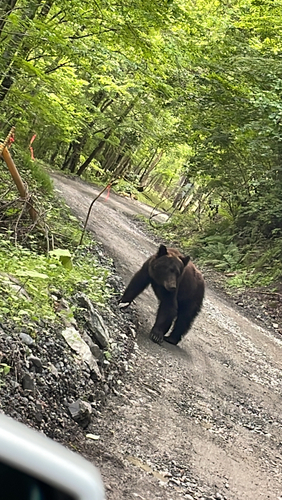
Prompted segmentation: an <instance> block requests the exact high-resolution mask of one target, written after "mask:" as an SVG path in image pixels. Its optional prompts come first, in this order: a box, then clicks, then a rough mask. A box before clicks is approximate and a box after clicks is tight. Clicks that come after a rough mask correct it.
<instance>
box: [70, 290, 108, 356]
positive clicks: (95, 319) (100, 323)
mask: <svg viewBox="0 0 282 500" xmlns="http://www.w3.org/2000/svg"><path fill="white" fill-rule="evenodd" d="M74 298H75V300H76V302H77V303H78V305H79V306H80V307H82V308H83V309H86V314H85V320H86V323H87V327H88V329H89V330H90V332H91V336H92V338H93V340H94V342H96V343H97V344H98V345H99V346H100V347H102V349H104V348H105V347H108V345H109V341H110V337H109V332H108V329H107V327H106V325H105V323H104V320H103V318H102V316H101V315H100V314H99V313H98V312H97V311H96V310H95V309H94V307H93V304H92V302H91V301H90V299H89V298H88V297H87V295H85V294H84V293H77V294H76V295H75V297H74Z"/></svg>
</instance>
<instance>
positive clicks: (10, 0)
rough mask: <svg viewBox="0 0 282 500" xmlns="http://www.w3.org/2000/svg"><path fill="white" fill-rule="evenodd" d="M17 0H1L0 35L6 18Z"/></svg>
mask: <svg viewBox="0 0 282 500" xmlns="http://www.w3.org/2000/svg"><path fill="white" fill-rule="evenodd" d="M17 1H18V0H2V8H1V10H0V16H1V17H0V36H1V35H2V32H3V29H4V27H5V24H6V22H7V20H8V17H9V15H10V14H11V13H12V12H13V9H14V7H15V5H16V3H17Z"/></svg>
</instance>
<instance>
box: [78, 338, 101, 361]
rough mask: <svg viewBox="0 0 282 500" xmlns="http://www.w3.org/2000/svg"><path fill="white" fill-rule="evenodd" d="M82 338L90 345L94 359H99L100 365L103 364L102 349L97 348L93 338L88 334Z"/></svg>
mask: <svg viewBox="0 0 282 500" xmlns="http://www.w3.org/2000/svg"><path fill="white" fill-rule="evenodd" d="M81 337H82V338H83V340H84V341H85V342H86V344H87V345H88V347H89V349H90V351H91V352H92V354H93V356H94V358H95V359H97V361H98V363H102V361H103V359H104V353H103V351H101V349H100V347H99V346H97V344H95V342H93V340H92V338H91V337H90V336H89V335H88V334H87V333H85V332H84V333H83V334H82V335H81Z"/></svg>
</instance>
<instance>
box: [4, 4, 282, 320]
mask: <svg viewBox="0 0 282 500" xmlns="http://www.w3.org/2000/svg"><path fill="white" fill-rule="evenodd" d="M281 26H282V10H281V2H280V1H270V0H259V1H258V0H244V1H242V0H236V1H234V2H225V1H221V0H219V1H214V0H210V1H202V0H197V1H196V2H195V1H193V2H192V1H187V2H182V1H180V0H173V1H167V0H165V1H161V2H157V3H154V2H153V3H152V2H149V1H147V0H145V1H142V2H141V1H139V0H134V1H133V2H131V3H128V2H123V1H122V2H121V3H120V2H119V3H116V2H115V1H112V0H110V1H107V2H105V1H104V0H101V1H100V0H99V1H98V2H95V3H93V2H91V1H90V0H83V1H82V2H79V3H78V2H77V1H76V0H73V1H72V2H69V1H66V0H46V1H38V0H37V1H36V2H35V1H27V0H13V1H12V2H11V1H10V0H4V1H3V2H2V3H1V7H0V41H1V44H0V47H1V48H0V52H1V66H0V135H1V137H2V138H5V136H6V134H7V133H8V131H9V130H10V128H11V127H12V126H15V127H16V136H15V144H14V145H13V154H16V156H17V159H18V160H19V161H18V163H19V165H20V166H22V165H25V166H26V167H25V168H27V170H28V171H30V172H33V174H32V175H33V177H34V176H35V178H37V180H38V182H39V183H40V184H41V186H42V187H43V188H44V189H45V192H46V189H47V188H48V183H49V181H48V178H46V176H45V174H43V170H42V168H41V167H40V174H38V170H37V169H38V168H39V167H38V166H39V165H41V166H42V165H47V166H51V167H52V168H56V169H59V170H61V171H63V172H64V173H68V174H72V175H77V176H83V177H84V178H85V179H87V180H90V181H93V182H95V183H97V184H100V185H105V184H106V183H108V182H109V181H112V180H115V181H116V185H115V189H116V190H117V192H120V193H123V194H125V195H129V196H132V197H134V198H138V199H140V200H141V201H145V202H147V203H150V204H151V205H152V206H154V205H155V206H158V208H159V209H162V210H165V211H166V212H168V213H169V215H170V218H169V221H168V223H167V224H165V225H164V226H163V227H161V228H159V230H160V231H162V233H163V234H164V236H165V237H167V238H168V239H169V240H171V241H174V242H176V244H178V245H179V246H182V247H184V248H185V247H187V248H189V251H191V252H192V254H193V255H194V256H195V257H197V258H198V259H199V260H200V261H201V262H203V263H205V264H207V265H210V266H214V267H215V268H216V269H217V270H219V271H222V272H225V274H227V275H228V282H229V284H230V285H232V286H236V287H254V286H268V287H271V289H273V290H276V289H277V290H279V286H280V285H279V284H280V283H281V276H282V170H281V157H282V156H281V154H282V149H281V140H282V132H281V116H282V115H281V113H282V108H281V89H282V77H281V53H282V44H281V39H282V38H281V36H282V32H281V29H282V28H281ZM32 138H33V143H32V147H33V149H34V156H35V159H36V161H35V162H31V161H30V160H28V156H27V155H29V146H30V145H31V144H30V141H31V139H32ZM1 175H2V174H1ZM38 175H39V179H38ZM36 176H37V177H36ZM2 184H3V190H2V192H3V193H4V191H5V189H6V187H4V183H2ZM3 199H4V198H3ZM46 200H48V198H47V197H46V195H45V201H44V202H45V203H46ZM47 203H48V201H47ZM50 205H51V206H50ZM4 210H6V212H5V213H7V210H8V208H5V209H4ZM10 210H13V207H11V208H10ZM55 212H56V216H55ZM9 216H11V214H9ZM46 217H47V224H49V220H52V224H57V221H58V220H61V215H60V209H59V208H58V207H56V206H55V205H53V203H51V202H49V209H48V210H47V211H46ZM4 219H5V217H4ZM4 219H3V217H2V221H3V220H4ZM71 224H73V225H71ZM50 225H51V224H50ZM67 227H68V231H69V232H70V233H71V234H70V235H65V236H64V238H65V239H64V238H63V240H64V241H60V238H61V237H60V236H58V234H61V233H62V234H64V231H61V227H60V226H58V230H57V236H56V237H57V238H58V248H63V249H69V251H70V252H71V253H73V250H74V247H73V242H74V240H73V237H74V233H75V222H74V221H70V222H69V223H68V224H67ZM4 228H6V229H5V231H13V229H11V228H9V227H6V226H5V224H4ZM76 230H77V229H76ZM52 231H53V232H56V230H54V227H52ZM2 232H3V230H2ZM3 234H4V233H3ZM13 237H14V236H12V235H11V233H10V232H8V233H5V241H6V243H2V244H1V252H2V255H3V256H4V255H5V254H6V255H7V254H8V253H12V249H11V245H12V242H11V239H13ZM33 237H34V234H33V233H32V232H31V233H27V235H26V236H25V243H24V246H23V248H24V249H25V251H27V250H26V245H27V242H28V245H27V246H28V248H29V250H28V251H30V252H32V251H37V250H35V249H33V247H32V238H33ZM66 241H67V242H68V243H66ZM19 244H22V243H21V239H19V241H17V245H19ZM42 244H43V243H42ZM3 245H4V246H5V245H6V249H5V248H4V246H3ZM7 248H9V252H7V251H6V250H7ZM41 250H43V249H41ZM13 251H14V252H16V253H15V257H17V258H18V259H19V262H21V260H22V257H21V255H23V254H22V253H21V254H19V253H17V252H23V250H20V247H19V246H17V248H15V249H14V250H13ZM43 255H44V253H41V256H40V257H38V258H39V259H41V260H40V264H39V263H38V265H35V266H34V268H32V267H31V268H30V269H31V270H33V271H38V272H40V273H42V274H47V275H48V276H49V274H50V273H51V274H50V278H48V280H47V282H46V279H45V278H39V277H37V279H38V283H40V284H42V290H43V289H44V287H45V285H47V284H48V286H49V287H51V286H53V284H54V282H55V281H56V279H57V274H56V273H57V272H58V270H59V269H60V270H61V272H62V273H65V279H66V280H67V279H70V282H68V284H67V285H66V290H70V289H71V288H72V287H73V286H74V282H72V281H71V280H72V279H74V278H73V276H74V274H73V275H72V278H70V276H71V274H70V273H69V271H67V270H65V268H64V267H63V266H62V265H61V264H60V259H58V256H57V257H55V256H53V257H50V255H49V256H48V258H47V257H46V256H44V257H43ZM3 259H4V257H3ZM44 259H47V260H44ZM75 259H79V257H77V256H76V254H74V258H73V260H74V262H75V261H76V260H75ZM13 260H16V259H13ZM28 261H29V262H31V261H32V259H30V260H29V256H28V255H25V262H26V264H25V265H28V266H30V264H27V262H28ZM77 262H78V260H77ZM81 265H82V264H81ZM84 265H87V262H86V260H85V264H84ZM48 266H49V267H48ZM50 266H51V268H50ZM58 266H61V268H60V267H58ZM4 267H5V272H7V273H9V272H10V271H11V272H12V271H13V272H15V269H14V268H15V265H14V264H13V268H12V269H10V268H9V266H8V265H5V266H4ZM20 268H21V266H20V265H19V269H18V272H19V270H20ZM51 269H52V272H51ZM97 272H98V276H99V272H100V271H97ZM68 273H69V274H68ZM72 273H74V271H72ZM85 273H86V275H88V271H87V270H86V271H85ZM82 274H83V272H82ZM67 277H68V278H67ZM40 279H41V281H40ZM76 279H77V280H78V277H77V278H75V280H76ZM35 280H36V278H35V277H33V279H31V277H29V279H27V280H26V286H27V287H30V285H32V286H34V281H35ZM44 283H45V285H44ZM36 286H37V285H36ZM48 286H47V288H48ZM29 293H32V291H31V289H29ZM42 293H43V292H42ZM97 300H100V299H99V298H97ZM46 307H47V306H46ZM21 310H23V311H24V310H25V308H24V307H22V306H21Z"/></svg>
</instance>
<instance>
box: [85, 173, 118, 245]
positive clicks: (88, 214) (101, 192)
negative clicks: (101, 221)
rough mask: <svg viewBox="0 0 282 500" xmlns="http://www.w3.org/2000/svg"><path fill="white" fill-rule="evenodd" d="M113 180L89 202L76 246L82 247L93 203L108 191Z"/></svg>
mask: <svg viewBox="0 0 282 500" xmlns="http://www.w3.org/2000/svg"><path fill="white" fill-rule="evenodd" d="M115 180H116V179H114V180H112V181H111V182H109V184H107V186H105V187H104V188H103V189H102V191H100V193H99V194H98V195H97V196H96V198H94V200H93V201H92V202H91V205H90V207H89V209H88V213H87V217H86V220H85V223H84V226H83V230H82V233H81V238H80V242H79V244H78V246H80V245H82V241H83V237H84V234H85V231H86V226H87V222H88V219H89V216H90V212H91V210H92V207H93V205H94V203H95V201H96V200H98V198H100V196H101V195H102V194H103V193H104V192H105V191H106V189H108V188H110V187H111V185H112V184H113V182H114V181H115Z"/></svg>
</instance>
